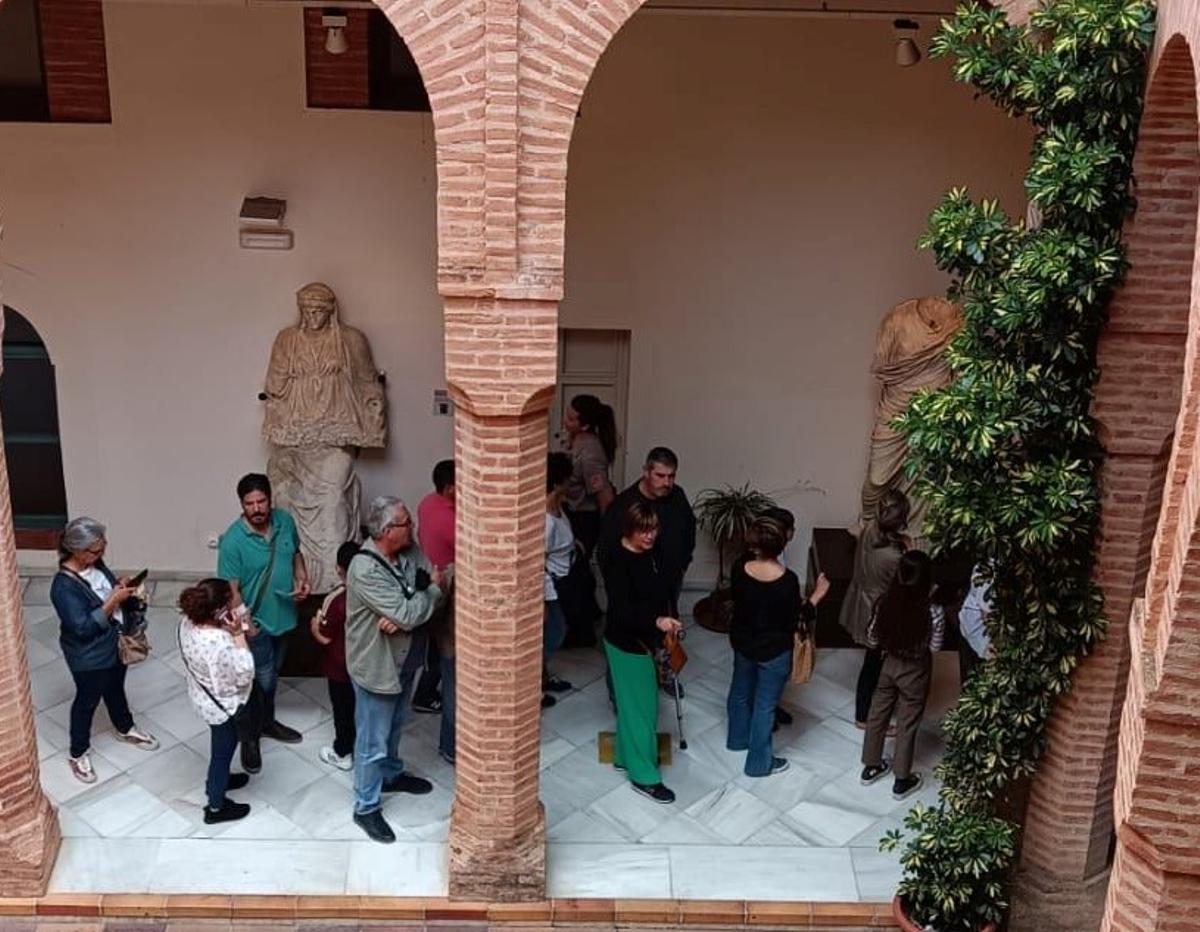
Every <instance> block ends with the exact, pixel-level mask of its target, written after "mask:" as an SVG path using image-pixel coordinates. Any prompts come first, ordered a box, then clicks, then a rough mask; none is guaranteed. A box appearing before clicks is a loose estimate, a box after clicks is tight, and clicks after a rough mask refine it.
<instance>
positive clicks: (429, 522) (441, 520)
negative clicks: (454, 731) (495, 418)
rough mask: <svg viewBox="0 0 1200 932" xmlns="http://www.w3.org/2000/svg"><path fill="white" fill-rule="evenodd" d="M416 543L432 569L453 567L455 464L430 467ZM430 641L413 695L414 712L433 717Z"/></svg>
mask: <svg viewBox="0 0 1200 932" xmlns="http://www.w3.org/2000/svg"><path fill="white" fill-rule="evenodd" d="M417 542H418V543H419V544H420V545H421V550H422V551H423V552H424V554H425V556H427V557H428V558H429V562H430V563H432V564H433V567H434V569H445V568H446V567H448V566H450V565H452V564H453V563H454V460H442V461H441V462H439V463H438V464H437V465H436V466H434V467H433V491H432V492H430V493H429V494H428V495H426V496H425V497H424V498H423V499H421V503H420V504H419V505H418V506H417ZM439 640H441V641H444V640H446V639H445V638H430V639H429V651H428V653H427V655H426V658H425V671H424V672H423V673H422V674H421V679H420V681H419V682H418V683H417V688H416V689H415V690H414V691H413V701H412V704H413V709H414V710H415V711H417V712H428V713H430V714H436V713H438V712H442V711H443V703H444V700H445V697H444V696H440V695H439V694H438V689H439V687H440V686H441V681H442V679H443V677H442V667H443V665H442V663H441V659H442V658H441V652H442V651H441V648H442V647H443V646H444V645H439V644H438V641H439Z"/></svg>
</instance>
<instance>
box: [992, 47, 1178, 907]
mask: <svg viewBox="0 0 1200 932" xmlns="http://www.w3.org/2000/svg"><path fill="white" fill-rule="evenodd" d="M1152 74H1153V79H1152V81H1151V83H1150V85H1149V88H1150V89H1149V93H1148V96H1147V103H1146V108H1145V112H1144V117H1143V122H1142V131H1141V135H1140V138H1139V141H1138V149H1137V152H1136V154H1135V158H1134V177H1135V184H1136V193H1137V198H1138V209H1137V212H1136V213H1135V214H1134V216H1133V217H1132V218H1131V219H1130V221H1129V222H1128V223H1127V225H1126V228H1125V231H1124V241H1125V245H1126V248H1127V255H1128V258H1129V261H1130V269H1129V272H1128V275H1127V276H1126V279H1125V281H1124V283H1123V285H1122V287H1121V288H1120V289H1119V291H1118V292H1117V294H1116V295H1115V296H1114V298H1113V302H1112V304H1111V306H1110V310H1109V322H1108V324H1107V325H1106V327H1105V330H1104V332H1103V334H1102V335H1101V339H1100V346H1099V354H1098V360H1099V366H1100V370H1101V377H1100V381H1099V383H1098V384H1097V388H1096V394H1095V398H1094V401H1093V404H1092V411H1091V413H1092V415H1093V417H1094V418H1095V419H1096V421H1097V422H1098V425H1099V430H1100V438H1101V440H1102V441H1103V443H1104V447H1105V450H1106V454H1107V456H1106V459H1105V462H1104V465H1103V471H1102V475H1101V493H1102V499H1101V515H1100V535H1099V540H1098V550H1097V565H1096V571H1095V578H1096V581H1097V583H1098V584H1099V585H1100V586H1101V587H1102V589H1103V591H1104V597H1105V610H1106V613H1107V615H1108V618H1109V633H1108V637H1107V639H1106V640H1105V641H1103V642H1102V643H1101V644H1099V645H1098V646H1097V648H1096V650H1095V651H1094V653H1092V654H1091V655H1090V656H1089V657H1087V658H1086V659H1085V660H1084V661H1083V663H1081V665H1080V668H1079V670H1078V671H1077V672H1076V674H1075V677H1074V687H1073V690H1072V692H1071V693H1069V694H1068V695H1067V696H1065V697H1063V698H1062V700H1060V702H1059V703H1058V705H1057V706H1056V708H1055V711H1054V714H1053V715H1052V716H1051V719H1050V722H1049V724H1048V727H1047V739H1048V741H1047V749H1046V753H1045V755H1044V757H1043V759H1042V761H1041V763H1040V765H1039V768H1038V774H1037V776H1036V778H1035V780H1034V782H1033V784H1032V786H1031V790H1030V802H1029V814H1028V816H1027V818H1026V828H1025V835H1024V840H1023V847H1022V859H1021V866H1022V879H1023V884H1022V886H1023V888H1024V890H1023V891H1020V892H1019V895H1018V903H1020V900H1021V899H1022V897H1023V896H1024V895H1025V894H1026V893H1029V892H1030V891H1034V893H1033V895H1031V896H1030V901H1029V909H1028V910H1024V909H1022V910H1020V911H1023V912H1025V913H1026V914H1027V915H1028V917H1029V920H1030V922H1029V923H1028V924H1018V925H1016V926H1015V928H1019V929H1024V928H1035V927H1036V928H1039V929H1040V928H1043V927H1045V926H1048V927H1049V928H1054V929H1058V928H1072V926H1071V924H1070V923H1071V922H1072V921H1075V920H1073V919H1072V916H1073V915H1075V911H1076V910H1077V909H1078V908H1079V907H1080V906H1081V905H1083V904H1082V903H1081V902H1080V900H1079V899H1076V897H1077V896H1078V897H1081V898H1082V900H1083V901H1084V903H1086V902H1090V900H1089V899H1088V897H1087V895H1086V893H1085V892H1083V891H1086V889H1087V888H1089V887H1090V886H1092V885H1093V884H1094V883H1102V882H1103V874H1104V871H1105V869H1106V867H1107V865H1108V860H1109V846H1110V839H1111V836H1112V831H1113V826H1114V810H1113V807H1112V805H1111V803H1110V800H1112V799H1113V793H1114V789H1116V788H1117V787H1118V784H1119V773H1120V772H1121V769H1122V768H1124V767H1125V766H1126V765H1125V764H1124V763H1123V762H1124V761H1125V760H1127V759H1136V758H1137V756H1138V754H1139V753H1140V748H1141V737H1140V733H1139V729H1138V728H1137V727H1133V726H1134V725H1136V724H1137V721H1134V722H1132V723H1131V722H1130V720H1129V715H1128V713H1127V712H1124V711H1123V710H1124V708H1125V705H1126V703H1127V693H1128V692H1129V691H1131V690H1134V689H1135V687H1137V688H1141V683H1142V680H1143V678H1144V676H1143V674H1145V673H1151V674H1152V673H1153V665H1152V664H1151V665H1150V667H1147V666H1146V664H1145V662H1144V661H1145V659H1146V655H1145V652H1144V651H1143V650H1142V648H1141V646H1140V645H1139V644H1135V645H1133V646H1134V650H1135V651H1137V652H1138V653H1137V655H1136V657H1135V658H1134V663H1133V669H1134V673H1135V678H1136V680H1137V682H1136V683H1135V682H1134V681H1133V680H1130V679H1129V677H1128V674H1129V671H1130V656H1131V654H1130V633H1131V631H1132V632H1134V636H1135V637H1140V636H1141V632H1143V631H1149V632H1151V636H1153V635H1152V632H1153V629H1154V627H1155V625H1156V623H1157V620H1158V619H1160V618H1161V617H1162V612H1161V610H1160V609H1156V608H1155V607H1154V606H1153V605H1152V604H1144V605H1143V604H1139V605H1138V612H1139V613H1140V614H1138V616H1137V618H1138V619H1144V622H1143V623H1141V624H1139V626H1138V627H1137V628H1136V629H1132V628H1130V619H1131V609H1133V607H1134V604H1135V599H1138V598H1139V597H1141V596H1143V595H1145V594H1146V593H1147V592H1148V591H1149V592H1150V593H1154V592H1155V591H1160V592H1162V591H1169V590H1164V589H1163V587H1162V586H1159V589H1158V590H1155V588H1154V580H1156V579H1163V578H1165V576H1164V568H1166V567H1169V566H1170V565H1171V561H1172V559H1173V557H1172V554H1173V553H1174V545H1173V541H1174V539H1175V531H1176V529H1177V528H1178V526H1179V525H1178V512H1179V508H1180V506H1181V505H1182V504H1184V502H1185V496H1184V495H1183V494H1182V493H1183V488H1182V486H1181V485H1180V477H1182V476H1184V475H1186V474H1188V472H1189V471H1190V464H1191V462H1192V459H1193V457H1194V453H1193V447H1194V444H1195V440H1196V431H1195V409H1196V407H1195V406H1196V397H1197V396H1196V387H1195V382H1196V378H1197V375H1198V374H1200V373H1197V372H1196V367H1195V365H1194V364H1193V362H1192V357H1193V356H1194V355H1195V354H1194V352H1191V353H1189V351H1188V340H1189V338H1188V333H1189V326H1191V327H1192V329H1193V331H1194V330H1195V326H1194V323H1193V322H1194V319H1195V313H1194V311H1193V307H1194V306H1195V303H1196V302H1195V301H1194V300H1193V274H1192V271H1193V265H1194V262H1195V246H1196V223H1197V188H1196V182H1197V178H1198V177H1200V153H1198V150H1197V135H1196V129H1195V126H1196V100H1195V78H1194V76H1193V71H1192V61H1191V56H1190V54H1189V52H1188V49H1187V44H1186V42H1185V41H1184V40H1183V39H1182V37H1179V36H1176V37H1175V38H1173V39H1168V36H1164V37H1163V39H1162V40H1161V45H1160V47H1159V52H1158V54H1157V55H1156V56H1155V58H1154V63H1153V69H1152ZM1185 360H1186V361H1185ZM1181 399H1183V409H1184V413H1182V414H1181ZM1188 411H1191V412H1192V413H1191V414H1188V413H1186V412H1188ZM1185 527H1186V525H1185ZM1148 580H1149V581H1150V582H1151V587H1150V589H1149V590H1148V589H1147V581H1148ZM1160 601H1161V599H1160ZM1147 602H1148V603H1153V602H1154V598H1153V597H1152V598H1151V599H1149V600H1147ZM1123 721H1124V722H1125V724H1124V725H1122V722H1123ZM1118 796H1119V793H1118ZM1051 918H1053V920H1054V923H1057V924H1050V923H1049V922H1048V921H1047V920H1050V919H1051ZM1076 919H1077V916H1076ZM1038 923H1042V924H1041V925H1038Z"/></svg>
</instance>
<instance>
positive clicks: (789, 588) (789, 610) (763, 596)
mask: <svg viewBox="0 0 1200 932" xmlns="http://www.w3.org/2000/svg"><path fill="white" fill-rule="evenodd" d="M731 583H732V586H733V620H732V622H731V623H730V625H729V643H730V644H732V645H733V649H734V650H736V651H737V652H738V653H739V654H741V655H742V656H744V657H748V658H749V659H750V660H754V661H757V662H759V663H763V662H765V661H768V660H770V659H771V658H773V657H778V656H779V655H780V654H781V653H783V652H784V651H790V650H791V649H792V642H793V640H794V638H795V635H796V628H797V627H798V626H799V623H800V621H801V619H803V620H804V621H806V622H808V621H811V620H812V619H813V618H815V617H816V614H817V612H816V609H814V608H813V606H812V603H810V602H809V601H808V600H807V599H805V598H804V597H803V596H802V595H801V594H800V580H799V578H798V577H797V576H796V574H795V573H793V572H792V571H791V570H785V571H784V573H783V575H782V576H780V577H779V578H778V579H774V580H772V581H771V582H762V581H760V580H757V579H755V578H754V577H752V576H750V575H749V574H747V573H746V558H745V557H743V558H742V559H740V560H738V561H737V562H736V563H735V564H734V565H733V570H732V573H731Z"/></svg>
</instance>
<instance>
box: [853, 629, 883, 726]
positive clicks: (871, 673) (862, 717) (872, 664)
mask: <svg viewBox="0 0 1200 932" xmlns="http://www.w3.org/2000/svg"><path fill="white" fill-rule="evenodd" d="M882 669H883V651H881V650H879V648H867V652H866V654H864V655H863V662H862V669H861V670H859V671H858V686H857V687H856V688H855V690H854V720H855V721H856V722H858V723H859V724H860V725H865V724H866V722H867V719H868V718H869V717H870V715H871V697H872V696H874V695H875V687H876V686H878V685H879V671H880V670H882Z"/></svg>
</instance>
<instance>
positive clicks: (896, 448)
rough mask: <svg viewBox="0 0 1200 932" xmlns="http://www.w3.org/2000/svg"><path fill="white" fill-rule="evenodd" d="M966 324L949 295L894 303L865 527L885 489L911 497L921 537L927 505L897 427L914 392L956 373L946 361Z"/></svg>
mask: <svg viewBox="0 0 1200 932" xmlns="http://www.w3.org/2000/svg"><path fill="white" fill-rule="evenodd" d="M961 326H962V309H961V308H960V307H959V306H958V305H957V304H955V303H953V302H952V301H948V300H946V299H945V298H912V299H910V300H908V301H902V302H900V303H899V304H897V305H896V306H895V307H893V308H892V309H891V310H890V311H888V313H887V314H886V316H884V318H883V322H882V323H880V325H879V333H878V335H877V336H876V338H875V359H874V361H873V362H872V363H871V374H872V375H874V376H875V379H876V380H877V381H878V382H879V403H878V404H877V405H876V407H875V426H874V428H873V429H872V431H871V453H870V460H869V462H868V464H867V476H866V479H865V480H864V482H863V487H862V512H861V514H860V515H859V527H861V526H862V525H863V523H864V522H865V521H866V520H867V518H869V517H870V516H871V515H873V514H874V513H875V505H876V503H877V502H878V501H879V497H880V496H881V495H882V494H883V493H884V491H885V490H887V489H890V488H898V489H900V490H901V491H902V492H904V493H905V494H906V495H908V497H909V499H910V502H911V505H912V510H911V512H910V516H909V525H908V526H909V533H910V534H911V536H912V537H913V538H914V539H919V538H920V537H921V524H922V521H923V518H924V516H925V503H924V502H922V501H920V500H918V499H916V498H914V497H913V493H912V486H913V482H912V480H911V479H909V478H908V477H907V476H906V475H905V474H904V460H905V457H906V456H907V454H908V444H907V443H906V442H905V439H904V435H903V434H901V433H900V432H899V431H897V430H895V429H894V428H893V427H892V421H893V420H894V419H895V418H896V416H897V415H899V414H902V413H904V410H905V409H906V408H907V407H908V402H909V400H910V399H911V398H912V396H913V395H914V394H915V393H916V392H918V391H921V390H922V389H937V388H943V387H944V386H946V385H948V384H950V381H951V378H952V373H951V371H950V367H949V365H947V363H946V360H945V351H946V347H947V345H948V344H949V343H950V340H951V338H952V337H953V336H954V334H955V333H957V332H958V329H959V327H961Z"/></svg>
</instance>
